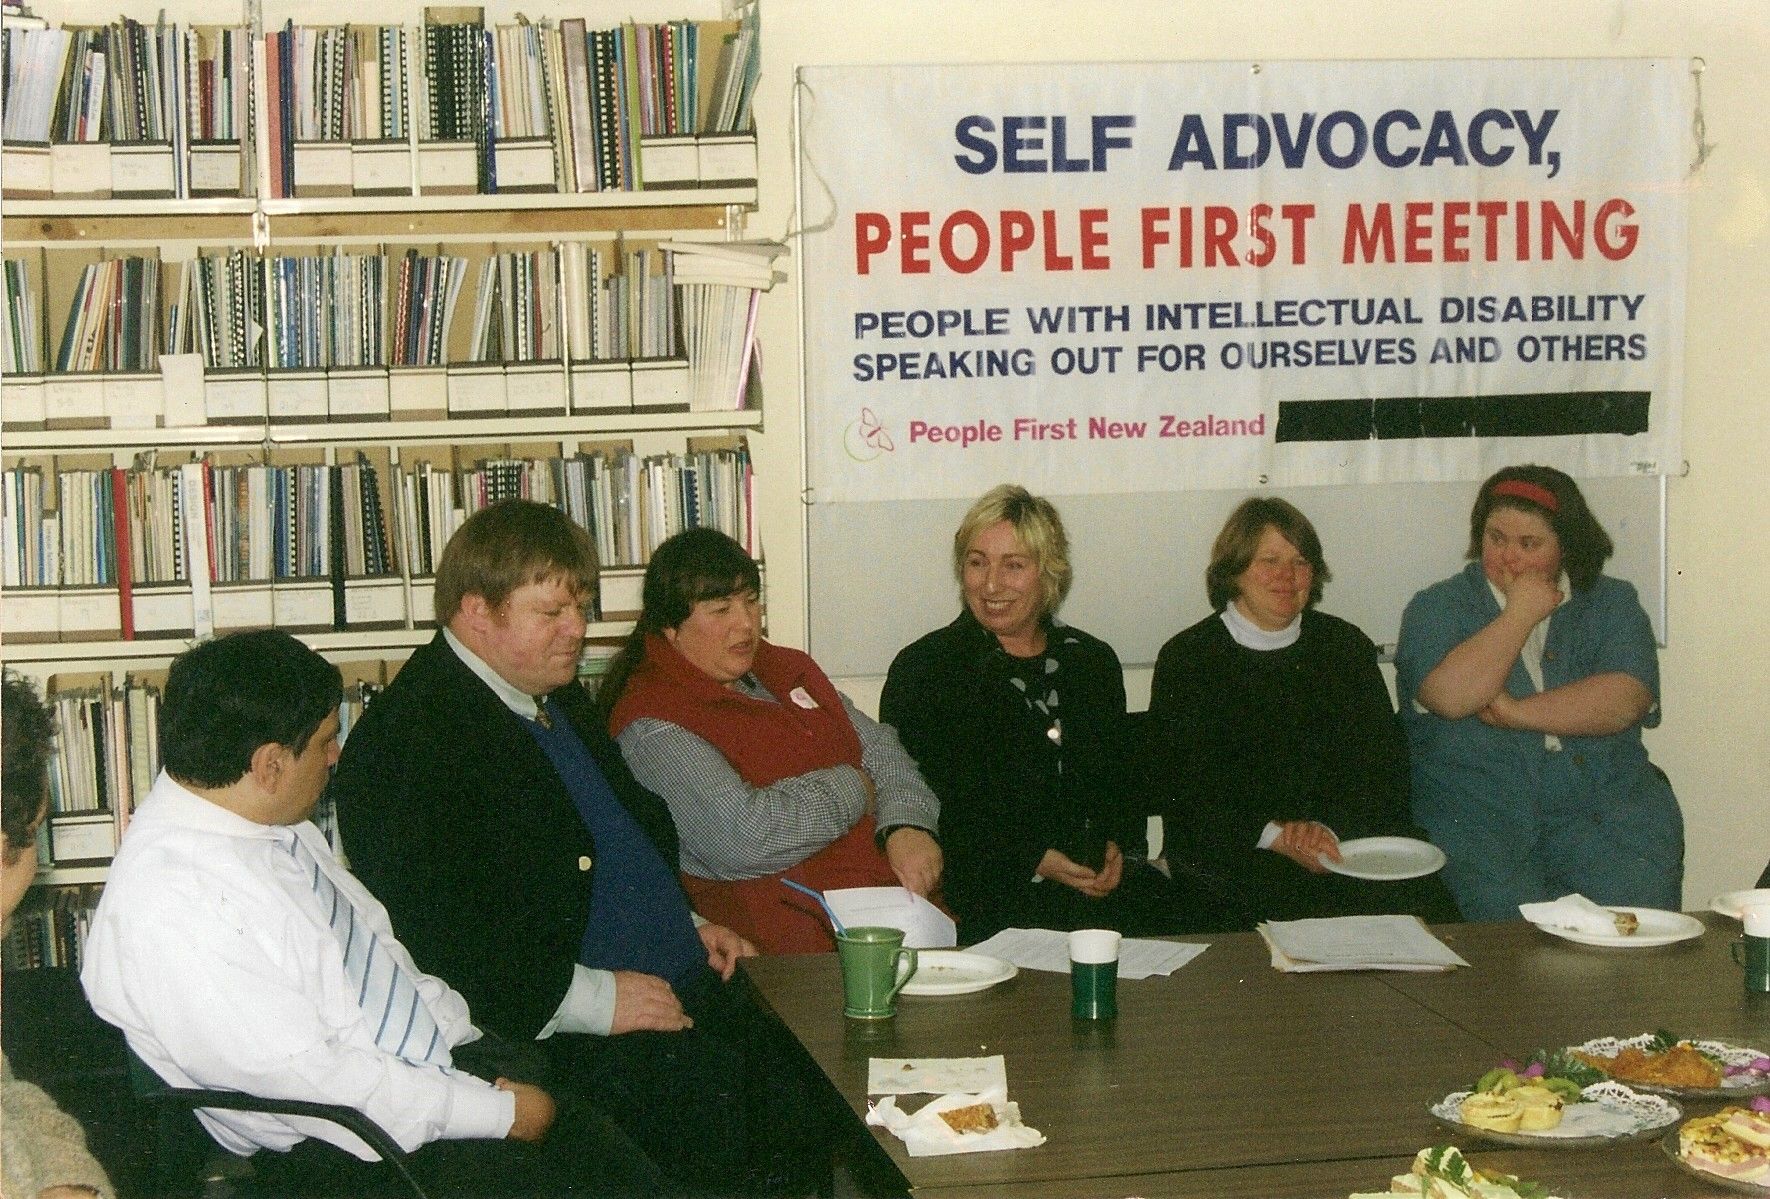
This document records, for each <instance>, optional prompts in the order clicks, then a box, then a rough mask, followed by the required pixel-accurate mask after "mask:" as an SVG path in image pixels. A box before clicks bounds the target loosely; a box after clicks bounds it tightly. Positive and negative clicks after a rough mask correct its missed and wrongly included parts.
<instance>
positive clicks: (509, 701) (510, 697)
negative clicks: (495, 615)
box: [442, 625, 541, 720]
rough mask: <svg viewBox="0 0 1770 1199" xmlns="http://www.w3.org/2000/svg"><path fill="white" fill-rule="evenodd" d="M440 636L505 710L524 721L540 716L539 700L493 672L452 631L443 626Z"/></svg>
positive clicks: (483, 660)
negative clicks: (489, 689)
mask: <svg viewBox="0 0 1770 1199" xmlns="http://www.w3.org/2000/svg"><path fill="white" fill-rule="evenodd" d="M442 634H443V640H444V641H447V642H448V643H449V648H450V649H452V650H454V651H455V656H456V657H457V658H459V659H461V662H462V664H463V665H465V666H466V667H467V669H468V670H471V671H472V672H473V673H474V674H476V675H478V676H479V681H480V682H482V683H484V684H485V685H486V686H488V687H490V688H491V689H492V694H493V695H496V696H497V697H498V698H499V699H500V700H502V701H503V704H504V706H505V707H506V708H509V709H510V710H511V711H512V712H515V713H516V714H517V715H518V716H520V717H522V718H523V719H524V720H534V719H535V718H536V717H537V716H538V715H539V714H540V711H541V704H540V701H539V700H537V699H536V698H535V697H534V696H532V695H530V694H529V693H528V692H526V691H524V690H523V689H522V688H520V687H518V686H516V685H515V684H514V683H512V682H510V680H508V679H506V678H505V677H504V676H503V675H501V674H499V673H498V672H497V671H495V670H493V669H492V668H491V667H490V666H489V665H487V664H486V661H485V659H483V658H481V657H480V656H479V655H478V654H476V653H474V652H473V651H472V650H470V649H468V648H467V646H466V645H465V644H464V643H463V642H462V640H461V639H460V638H459V637H457V636H455V631H454V630H453V629H451V628H449V627H448V626H447V625H444V626H443V631H442Z"/></svg>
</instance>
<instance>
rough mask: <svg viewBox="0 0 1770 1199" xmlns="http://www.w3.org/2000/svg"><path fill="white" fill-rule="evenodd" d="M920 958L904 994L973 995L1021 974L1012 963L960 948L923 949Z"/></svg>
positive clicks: (904, 987) (917, 958)
mask: <svg viewBox="0 0 1770 1199" xmlns="http://www.w3.org/2000/svg"><path fill="white" fill-rule="evenodd" d="M916 955H917V956H916V973H915V974H914V975H912V976H911V978H910V981H909V982H907V983H905V984H904V985H903V990H902V992H900V993H901V994H904V995H969V994H971V993H972V992H973V991H986V990H988V989H989V988H991V987H993V986H995V985H996V984H997V983H1005V982H1007V981H1008V980H1009V979H1011V978H1013V977H1014V976H1015V975H1016V974H1019V973H1020V968H1019V967H1018V966H1016V965H1014V964H1013V963H1012V962H1004V961H1003V960H1002V959H1001V958H992V957H990V956H989V955H988V954H983V953H966V952H965V951H963V950H960V949H920V950H917V951H916Z"/></svg>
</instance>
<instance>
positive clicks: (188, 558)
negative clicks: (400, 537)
mask: <svg viewBox="0 0 1770 1199" xmlns="http://www.w3.org/2000/svg"><path fill="white" fill-rule="evenodd" d="M382 480H383V475H382V474H381V472H380V471H378V470H377V468H376V466H375V464H374V463H373V462H371V461H370V460H369V457H368V455H367V454H366V453H364V452H362V451H359V452H358V455H357V459H356V461H354V462H346V463H302V464H292V465H270V464H265V463H257V464H249V465H218V464H216V463H214V462H212V461H203V462H201V463H187V464H181V465H177V466H170V467H166V466H151V465H138V466H135V467H130V468H124V467H108V468H97V469H88V468H73V469H52V473H48V474H47V477H46V472H45V469H44V467H43V466H42V465H41V464H39V463H35V462H26V463H21V464H19V465H16V466H13V467H9V468H8V469H6V470H5V471H4V472H3V473H0V522H3V524H4V529H3V531H0V547H3V548H0V586H5V587H56V588H60V587H111V586H118V587H123V586H127V587H131V588H132V587H134V586H138V585H139V586H151V585H154V584H158V583H189V582H190V580H191V579H192V578H194V577H198V576H199V575H201V576H206V577H207V578H208V579H209V581H211V582H218V583H233V582H247V581H256V580H277V579H329V578H332V577H333V576H334V575H341V576H343V577H345V578H364V577H372V576H376V575H384V574H388V573H389V572H391V570H392V569H393V561H394V558H393V548H392V541H391V533H390V531H389V529H388V527H387V522H386V517H385V512H386V500H385V498H384V492H383V490H382ZM52 500H53V503H51V501H52ZM198 513H200V514H201V515H200V520H201V522H202V524H201V532H200V536H196V537H193V535H192V534H193V530H195V529H196V528H197V527H198V526H197V524H196V521H197V520H198V519H199V518H198V516H197V515H196V514H198Z"/></svg>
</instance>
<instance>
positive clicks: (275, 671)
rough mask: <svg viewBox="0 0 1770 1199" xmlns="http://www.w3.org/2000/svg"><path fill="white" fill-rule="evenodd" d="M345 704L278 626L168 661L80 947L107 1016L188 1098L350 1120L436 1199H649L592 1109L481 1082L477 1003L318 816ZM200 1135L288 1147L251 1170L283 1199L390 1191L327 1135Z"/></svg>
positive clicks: (237, 1123)
mask: <svg viewBox="0 0 1770 1199" xmlns="http://www.w3.org/2000/svg"><path fill="white" fill-rule="evenodd" d="M340 693H341V683H340V677H339V672H338V669H337V667H335V666H333V665H332V664H330V663H328V662H326V661H325V660H324V659H322V658H321V657H320V656H319V655H318V654H316V653H314V652H313V651H312V650H310V649H308V648H307V647H306V646H304V645H302V644H301V643H300V642H298V641H296V640H295V639H294V638H292V637H290V636H289V635H288V634H286V633H281V632H276V631H272V630H264V631H259V632H251V633H240V634H235V635H232V636H229V637H224V638H221V639H219V640H215V641H210V642H207V643H205V644H203V645H200V646H197V647H196V648H194V649H192V650H190V651H189V652H187V653H186V654H184V655H182V656H181V657H180V658H179V659H177V660H176V661H175V662H174V663H173V665H172V669H171V672H170V674H169V676H168V678H167V682H166V693H165V697H164V702H163V704H162V707H161V713H160V729H159V743H160V756H161V761H162V763H163V766H164V769H163V770H162V772H161V774H160V776H159V778H158V779H157V780H156V781H155V784H154V786H153V789H152V790H151V791H150V792H149V794H148V796H147V798H146V799H145V800H143V802H142V803H141V805H140V807H139V808H138V809H137V811H136V812H135V813H134V815H133V817H132V818H131V820H130V824H129V827H128V830H127V832H126V833H125V835H124V837H123V841H122V845H121V846H120V848H119V849H118V852H117V856H116V860H115V861H114V862H113V864H112V866H111V870H110V874H109V877H108V879H107V883H106V887H105V892H104V896H103V898H102V900H101V901H100V903H99V906H98V909H97V912H96V913H95V915H94V917H93V923H92V929H91V934H90V937H89V939H88V942H87V948H86V957H85V963H84V966H83V968H82V971H81V982H82V983H83V985H84V986H85V989H86V993H87V996H88V998H89V999H90V1000H91V1002H92V1006H93V1008H94V1009H95V1010H96V1011H97V1012H98V1014H99V1015H100V1016H102V1017H104V1018H105V1019H106V1020H109V1021H110V1022H111V1023H113V1024H116V1025H117V1026H119V1027H120V1028H121V1029H122V1030H123V1032H124V1034H125V1035H126V1037H127V1038H128V1041H129V1045H130V1047H131V1048H132V1049H133V1050H134V1051H135V1053H136V1054H137V1055H138V1056H140V1057H141V1058H142V1060H143V1061H145V1062H146V1063H147V1064H148V1065H149V1066H151V1067H152V1068H153V1069H154V1070H155V1071H156V1072H157V1073H158V1074H159V1075H160V1076H161V1077H162V1078H164V1079H165V1080H166V1081H167V1082H169V1083H171V1084H172V1085H174V1086H198V1087H215V1088H222V1089H228V1090H238V1091H244V1092H247V1093H250V1094H253V1095H259V1096H266V1097H276V1098H286V1099H304V1100H316V1101H321V1102H327V1103H335V1104H342V1105H346V1106H349V1107H353V1108H356V1109H357V1110H359V1111H361V1112H363V1113H364V1114H365V1115H367V1116H368V1117H369V1118H370V1119H372V1120H374V1121H375V1122H376V1123H377V1124H379V1125H380V1126H381V1127H382V1128H383V1129H385V1130H386V1131H387V1133H388V1134H389V1135H390V1136H391V1137H392V1138H393V1139H394V1140H395V1141H397V1142H398V1143H399V1144H400V1146H401V1147H402V1148H404V1149H406V1150H407V1151H408V1152H410V1153H412V1154H413V1156H412V1159H411V1165H412V1168H413V1170H414V1171H415V1172H416V1173H417V1174H418V1176H419V1178H420V1180H421V1181H423V1182H424V1183H425V1184H426V1185H427V1189H428V1188H429V1187H434V1188H435V1190H434V1191H433V1192H432V1193H444V1194H460V1195H484V1194H498V1195H553V1194H585V1193H617V1194H638V1193H649V1192H650V1191H651V1189H652V1186H653V1184H654V1183H655V1178H656V1176H655V1173H654V1172H653V1171H652V1170H651V1168H650V1166H649V1163H648V1162H647V1161H646V1159H645V1158H644V1156H643V1154H640V1153H639V1152H638V1151H637V1150H636V1149H635V1148H634V1147H633V1146H632V1144H631V1143H630V1142H629V1141H627V1139H626V1138H625V1137H624V1136H623V1135H622V1134H620V1133H619V1132H617V1131H615V1130H614V1129H613V1128H612V1127H610V1126H608V1125H607V1124H606V1123H605V1122H604V1121H603V1120H602V1118H601V1117H600V1116H599V1115H598V1114H596V1113H594V1112H591V1111H590V1110H588V1108H587V1107H586V1106H585V1105H584V1104H583V1103H582V1101H581V1100H579V1099H577V1098H576V1097H573V1096H569V1095H561V1096H560V1097H559V1101H558V1103H557V1104H556V1102H555V1098H554V1096H552V1095H550V1094H549V1093H548V1092H547V1091H546V1090H543V1089H541V1088H540V1087H538V1086H535V1085H532V1084H531V1083H528V1082H521V1081H515V1080H513V1079H511V1078H507V1077H503V1076H501V1075H500V1074H499V1073H498V1072H497V1071H496V1070H495V1069H487V1068H486V1065H487V1064H488V1063H489V1062H491V1061H492V1060H493V1059H495V1058H496V1057H497V1056H498V1055H499V1047H497V1046H495V1045H494V1046H487V1045H484V1044H483V1043H480V1032H479V1030H478V1029H476V1028H475V1027H474V1025H473V1024H472V1022H471V1019H470V1016H469V1012H468V1009H467V1003H466V1001H465V1000H464V999H463V998H462V997H461V996H460V995H459V994H458V993H456V992H455V991H453V990H452V989H450V988H449V986H448V985H447V984H446V983H444V982H443V981H442V980H440V979H438V978H435V977H432V976H430V975H427V974H424V973H423V972H422V971H420V970H419V969H418V968H417V966H416V964H415V963H414V962H413V961H412V958H411V955H410V954H409V953H407V952H406V950H405V948H404V947H403V946H402V945H401V944H400V943H399V941H398V940H397V939H396V938H395V937H394V935H393V929H392V927H391V925H390V924H389V922H388V919H387V912H386V909H385V908H383V907H382V905H381V904H380V903H379V902H377V901H376V900H375V898H374V897H373V896H372V895H370V894H369V892H368V891H367V890H366V889H365V888H364V887H363V886H362V884H361V883H359V882H358V881H357V880H356V879H355V878H354V877H352V875H351V874H350V872H349V871H348V870H346V869H345V868H344V867H343V866H342V865H340V864H339V863H338V861H337V860H336V859H335V858H334V856H333V854H332V851H331V849H330V847H329V846H328V845H327V844H326V841H325V838H324V837H323V836H322V835H321V833H320V832H319V830H318V829H317V828H315V827H314V826H313V824H311V823H310V822H309V821H308V817H309V815H310V814H311V813H312V811H313V808H314V804H315V803H316V802H317V800H318V799H319V796H320V794H321V792H322V791H323V790H324V788H325V785H326V780H327V778H328V776H329V772H330V768H331V767H332V765H333V763H334V762H335V761H336V760H337V757H338V713H337V707H338V702H339V698H340ZM476 1067H477V1068H478V1069H477V1072H482V1073H486V1074H487V1076H488V1077H490V1078H491V1079H492V1081H486V1079H483V1078H480V1077H476ZM201 1119H202V1122H203V1124H204V1126H205V1127H206V1128H207V1129H208V1130H209V1132H210V1133H211V1134H212V1135H213V1136H214V1137H215V1139H216V1140H217V1141H218V1142H220V1143H221V1145H222V1146H223V1147H225V1148H226V1149H228V1150H230V1151H231V1152H234V1153H238V1154H253V1153H255V1152H256V1151H257V1150H260V1149H270V1150H275V1151H278V1152H277V1153H273V1154H267V1155H263V1156H262V1157H261V1158H260V1159H259V1160H260V1162H261V1163H262V1167H261V1168H263V1169H265V1170H267V1171H268V1172H269V1173H271V1174H272V1175H273V1176H275V1177H276V1188H277V1193H279V1194H283V1193H291V1194H309V1193H328V1192H330V1193H339V1192H342V1193H350V1194H358V1193H362V1192H363V1191H364V1189H365V1188H367V1189H373V1188H374V1186H376V1185H377V1184H378V1183H379V1182H380V1181H381V1180H383V1179H384V1178H385V1171H382V1170H380V1169H379V1168H378V1167H374V1166H368V1165H363V1164H362V1162H368V1161H372V1159H373V1154H372V1153H371V1152H370V1150H369V1149H368V1147H367V1146H365V1145H364V1144H362V1143H361V1142H360V1141H359V1140H358V1139H357V1138H356V1137H354V1136H352V1135H351V1134H349V1133H347V1132H345V1131H344V1130H343V1129H341V1128H338V1127H337V1126H336V1125H333V1124H330V1123H327V1122H325V1121H319V1120H311V1119H307V1118H302V1117H290V1116H274V1115H268V1114H263V1113H248V1112H232V1111H219V1110H209V1111H204V1112H203V1113H201ZM309 1138H314V1139H317V1140H318V1141H322V1142H330V1143H331V1144H332V1145H335V1146H337V1147H338V1148H340V1149H343V1150H344V1151H345V1153H344V1154H340V1153H337V1152H335V1151H331V1150H324V1149H320V1150H318V1151H316V1147H315V1145H314V1144H312V1143H311V1142H309V1141H308V1139H309ZM291 1151H293V1152H291ZM346 1154H348V1155H350V1156H346ZM357 1159H362V1161H361V1162H359V1161H358V1160H357Z"/></svg>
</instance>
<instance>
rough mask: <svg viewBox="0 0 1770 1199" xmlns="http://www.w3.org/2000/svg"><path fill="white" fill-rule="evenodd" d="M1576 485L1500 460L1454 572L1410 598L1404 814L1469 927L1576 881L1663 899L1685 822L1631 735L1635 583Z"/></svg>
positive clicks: (1588, 891) (1639, 629)
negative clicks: (1408, 791) (1615, 568)
mask: <svg viewBox="0 0 1770 1199" xmlns="http://www.w3.org/2000/svg"><path fill="white" fill-rule="evenodd" d="M1612 548H1613V547H1612V545H1611V541H1610V538H1609V536H1608V535H1606V533H1605V532H1604V530H1603V528H1602V527H1601V526H1600V525H1599V524H1598V522H1597V520H1596V519H1595V518H1594V517H1593V516H1592V513H1591V510H1590V509H1589V508H1587V507H1586V503H1585V499H1584V497H1583V496H1581V495H1580V492H1579V488H1578V487H1577V486H1576V485H1575V484H1574V481H1573V480H1572V479H1570V478H1568V477H1567V476H1566V475H1565V474H1563V473H1561V472H1560V471H1558V470H1554V469H1552V468H1549V467H1544V466H1512V467H1507V468H1506V469H1504V470H1502V471H1500V472H1499V473H1497V474H1495V475H1494V476H1493V477H1492V478H1490V479H1488V480H1487V482H1485V483H1483V484H1482V486H1481V492H1480V495H1479V497H1478V498H1477V499H1476V501H1475V508H1474V511H1473V512H1472V513H1471V515H1470V522H1469V558H1470V559H1471V561H1470V563H1469V565H1468V566H1467V567H1465V568H1464V569H1463V571H1462V572H1461V573H1459V574H1457V575H1455V576H1453V577H1451V578H1449V579H1446V580H1444V581H1443V582H1441V583H1437V584H1434V585H1433V586H1431V587H1428V588H1427V589H1426V590H1424V591H1422V592H1420V593H1419V594H1418V595H1416V596H1415V597H1414V598H1413V600H1412V602H1411V603H1409V604H1408V606H1407V612H1406V613H1405V615H1403V617H1402V622H1401V644H1400V648H1399V650H1398V652H1397V655H1396V682H1397V688H1398V690H1399V692H1400V699H1401V715H1402V721H1403V724H1404V726H1405V727H1406V729H1407V734H1408V743H1409V748H1410V751H1411V757H1412V763H1413V805H1414V817H1415V819H1417V820H1418V821H1419V822H1420V824H1422V825H1423V826H1425V828H1426V829H1427V830H1428V831H1429V832H1430V833H1431V834H1432V840H1433V841H1434V842H1435V843H1436V844H1438V845H1439V846H1441V847H1442V848H1443V849H1444V850H1445V852H1446V853H1447V854H1449V856H1450V864H1449V865H1448V866H1447V867H1446V868H1445V872H1444V878H1445V882H1446V883H1447V884H1448V885H1449V886H1450V889H1451V893H1452V894H1453V895H1455V897H1456V900H1457V904H1458V906H1459V907H1460V908H1461V909H1462V911H1463V915H1464V916H1465V917H1466V918H1468V919H1470V920H1504V919H1511V918H1514V917H1515V916H1516V915H1517V911H1518V905H1519V904H1521V903H1530V902H1534V901H1538V900H1544V899H1553V898H1555V897H1556V896H1558V895H1562V894H1565V893H1567V892H1570V891H1578V892H1580V893H1582V894H1584V895H1585V896H1586V897H1587V898H1589V899H1592V900H1595V901H1596V902H1598V903H1602V904H1612V905H1616V904H1633V905H1639V906H1643V907H1656V908H1668V909H1676V908H1677V907H1678V906H1679V900H1680V898H1681V891H1682V879H1683V859H1684V828H1683V821H1682V818H1681V817H1680V815H1679V812H1678V804H1677V800H1676V799H1675V798H1674V797H1673V795H1672V789H1671V786H1670V784H1669V783H1667V781H1666V778H1665V775H1664V774H1663V773H1661V772H1660V770H1659V769H1658V768H1657V767H1655V766H1654V765H1653V763H1652V762H1650V761H1648V758H1647V751H1646V749H1645V748H1643V746H1642V744H1641V729H1642V728H1643V727H1651V726H1653V725H1657V724H1658V723H1659V661H1658V657H1657V654H1656V652H1655V649H1654V643H1653V631H1652V629H1651V628H1650V627H1649V625H1648V623H1647V614H1646V613H1645V612H1643V611H1642V610H1641V605H1640V602H1639V601H1638V600H1637V599H1636V598H1635V589H1634V588H1633V587H1631V586H1630V585H1629V584H1627V583H1624V582H1622V581H1621V580H1618V579H1612V578H1608V577H1606V576H1604V575H1602V574H1600V573H1599V571H1600V569H1601V568H1602V566H1603V565H1604V562H1605V560H1606V559H1608V558H1609V557H1610V555H1611V552H1612Z"/></svg>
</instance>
